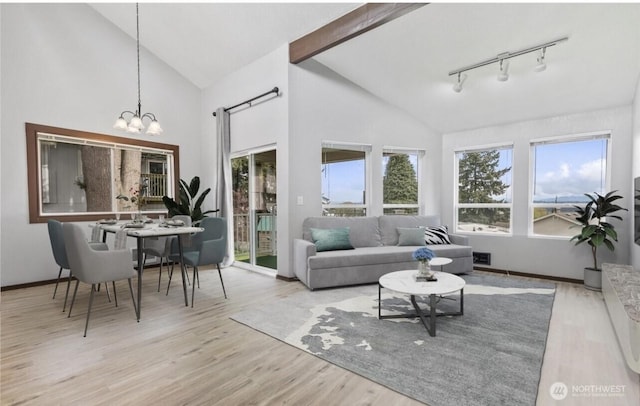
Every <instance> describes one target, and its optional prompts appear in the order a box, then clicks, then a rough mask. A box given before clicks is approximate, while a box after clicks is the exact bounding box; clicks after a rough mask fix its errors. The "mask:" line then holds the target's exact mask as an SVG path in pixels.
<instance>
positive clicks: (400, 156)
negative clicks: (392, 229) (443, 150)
mask: <svg viewBox="0 0 640 406" xmlns="http://www.w3.org/2000/svg"><path fill="white" fill-rule="evenodd" d="M421 154H422V152H417V151H415V150H413V151H411V152H402V151H395V150H385V151H384V152H383V157H382V167H383V200H382V203H383V210H384V214H404V215H417V214H418V212H419V207H420V206H419V196H420V192H419V191H420V187H419V182H418V158H419V156H420V155H421Z"/></svg>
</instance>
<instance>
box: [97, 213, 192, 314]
mask: <svg viewBox="0 0 640 406" xmlns="http://www.w3.org/2000/svg"><path fill="white" fill-rule="evenodd" d="M97 226H98V227H100V229H101V230H102V231H103V233H102V242H105V243H106V241H107V234H108V233H112V234H117V233H118V232H119V231H123V232H126V235H127V237H133V238H135V239H136V248H137V262H138V267H137V272H138V300H137V305H136V306H135V311H136V317H137V320H138V322H139V321H140V315H141V313H142V274H143V272H144V266H143V265H144V264H143V252H144V240H145V239H147V238H158V237H171V236H176V237H177V240H178V253H179V255H180V271H181V272H182V291H183V293H184V304H185V306H189V300H188V298H187V285H186V284H185V279H186V277H185V275H186V269H185V266H184V261H183V255H184V249H183V245H184V242H183V238H184V237H185V236H187V235H191V234H195V233H200V232H202V231H204V228H202V227H193V226H189V227H187V226H175V225H166V224H163V223H120V222H116V223H115V224H109V223H100V222H99V223H98V224H97Z"/></svg>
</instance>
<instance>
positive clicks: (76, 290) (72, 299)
mask: <svg viewBox="0 0 640 406" xmlns="http://www.w3.org/2000/svg"><path fill="white" fill-rule="evenodd" d="M79 284H80V279H77V280H76V288H75V289H74V290H73V297H72V298H71V304H70V305H69V314H67V318H69V317H71V309H73V303H74V302H75V301H76V293H78V285H79ZM91 290H93V286H92V287H91Z"/></svg>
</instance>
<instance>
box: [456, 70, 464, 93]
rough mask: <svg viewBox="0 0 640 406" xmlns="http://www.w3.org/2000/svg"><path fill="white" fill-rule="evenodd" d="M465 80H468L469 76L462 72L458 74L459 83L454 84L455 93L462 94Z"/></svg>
mask: <svg viewBox="0 0 640 406" xmlns="http://www.w3.org/2000/svg"><path fill="white" fill-rule="evenodd" d="M465 80H467V75H466V74H464V73H462V72H458V81H457V82H456V83H454V84H453V91H454V92H456V93H460V92H461V91H462V84H463V83H464V81H465Z"/></svg>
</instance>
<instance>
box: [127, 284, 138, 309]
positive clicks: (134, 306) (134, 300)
mask: <svg viewBox="0 0 640 406" xmlns="http://www.w3.org/2000/svg"><path fill="white" fill-rule="evenodd" d="M127 281H129V292H131V301H132V302H133V310H134V311H135V313H136V317H137V316H138V307H137V306H136V298H135V296H133V285H132V284H131V278H129V279H127Z"/></svg>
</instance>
